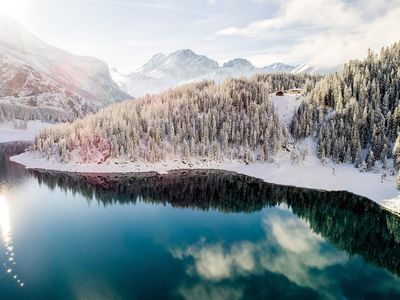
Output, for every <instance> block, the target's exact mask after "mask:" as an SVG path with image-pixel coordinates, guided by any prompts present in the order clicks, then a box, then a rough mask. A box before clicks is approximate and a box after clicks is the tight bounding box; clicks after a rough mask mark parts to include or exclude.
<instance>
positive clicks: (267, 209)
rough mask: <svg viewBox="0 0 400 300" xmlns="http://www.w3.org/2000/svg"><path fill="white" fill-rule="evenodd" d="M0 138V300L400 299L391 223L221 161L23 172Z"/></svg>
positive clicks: (365, 209) (358, 203) (360, 206)
mask: <svg viewBox="0 0 400 300" xmlns="http://www.w3.org/2000/svg"><path fill="white" fill-rule="evenodd" d="M25 146H26V145H24V144H15V143H13V144H0V164H1V165H0V195H1V196H0V225H1V232H2V237H1V238H2V239H1V242H0V260H1V261H0V262H1V265H2V269H1V270H0V299H233V300H234V299H293V298H294V299H399V298H400V280H399V277H398V275H400V219H399V218H398V217H397V216H395V215H393V214H390V213H388V212H386V211H384V210H382V209H381V208H380V207H379V206H378V205H376V204H375V203H373V202H372V201H369V200H368V199H365V198H362V197H358V196H355V195H353V194H350V193H346V192H323V191H315V190H314V191H313V190H309V189H300V188H293V187H285V186H279V185H273V184H267V183H264V182H262V181H261V180H257V179H254V178H250V177H247V176H243V175H237V174H234V173H230V172H221V171H176V172H171V173H170V174H168V175H163V176H162V175H156V174H140V175H132V174H131V175H123V176H115V175H103V176H95V175H92V176H89V175H85V176H80V175H77V174H75V175H65V174H57V173H43V172H27V171H25V170H24V169H23V168H22V167H21V166H19V165H17V164H14V163H12V162H10V161H9V160H8V156H9V155H11V154H13V153H18V152H20V151H22V150H23V148H24V147H25Z"/></svg>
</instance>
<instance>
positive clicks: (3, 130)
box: [0, 120, 52, 143]
mask: <svg viewBox="0 0 400 300" xmlns="http://www.w3.org/2000/svg"><path fill="white" fill-rule="evenodd" d="M51 125H52V124H49V123H43V122H41V121H38V120H36V121H28V124H27V128H26V129H15V128H14V126H13V123H12V122H6V123H0V143H7V142H33V140H34V138H35V136H36V135H37V134H38V133H39V132H40V130H42V129H43V128H46V127H49V126H51Z"/></svg>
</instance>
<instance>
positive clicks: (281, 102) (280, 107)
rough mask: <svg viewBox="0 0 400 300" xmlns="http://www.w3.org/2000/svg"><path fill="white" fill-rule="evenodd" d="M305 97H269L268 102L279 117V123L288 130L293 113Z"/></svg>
mask: <svg viewBox="0 0 400 300" xmlns="http://www.w3.org/2000/svg"><path fill="white" fill-rule="evenodd" d="M305 100H306V98H305V96H302V95H292V94H284V95H283V96H276V95H275V94H271V95H270V101H271V102H272V103H273V104H274V107H275V112H276V113H277V115H278V116H279V121H280V123H281V124H282V125H283V126H285V127H286V128H289V125H290V122H291V120H292V118H293V115H294V112H295V111H296V110H297V108H298V107H299V105H300V104H301V102H302V101H305Z"/></svg>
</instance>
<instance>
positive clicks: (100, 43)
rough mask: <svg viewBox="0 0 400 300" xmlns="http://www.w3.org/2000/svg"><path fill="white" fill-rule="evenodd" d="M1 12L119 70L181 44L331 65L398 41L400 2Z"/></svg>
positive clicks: (75, 6) (19, 2) (75, 5)
mask: <svg viewBox="0 0 400 300" xmlns="http://www.w3.org/2000/svg"><path fill="white" fill-rule="evenodd" d="M0 13H2V14H5V15H8V16H11V17H13V18H14V19H16V20H18V21H19V22H21V23H22V24H23V25H24V26H25V27H26V28H27V29H28V30H29V31H31V32H32V33H34V34H35V35H37V36H38V37H39V38H41V39H42V40H44V41H46V42H48V43H50V44H52V45H55V46H57V47H60V48H63V49H65V50H68V51H70V52H73V53H75V54H79V55H90V56H95V57H97V58H99V59H102V60H104V61H106V62H107V63H108V64H109V65H110V66H111V67H116V68H118V69H119V70H120V71H121V72H123V73H129V72H132V71H134V70H136V69H137V68H138V67H140V66H141V65H143V64H144V63H145V62H146V61H147V60H148V59H149V58H150V57H151V56H152V55H154V54H156V53H165V54H168V53H170V52H173V51H175V50H177V49H183V48H190V49H192V50H194V51H195V52H196V53H198V54H204V55H207V56H208V57H210V58H212V59H215V60H217V61H218V62H219V63H223V62H225V61H227V60H229V59H233V58H236V57H242V58H246V59H248V60H250V61H251V62H252V63H253V64H255V65H256V66H259V67H261V66H265V65H268V64H271V63H274V62H278V61H279V62H284V63H288V64H293V65H295V64H301V63H310V64H313V65H316V66H319V67H322V68H333V67H336V66H338V65H341V64H343V63H344V62H345V61H347V60H349V59H352V58H362V57H363V56H365V55H366V52H367V50H368V48H372V49H374V50H379V49H380V48H381V47H382V46H388V45H390V44H392V43H393V42H395V41H400V30H399V28H400V0H353V1H350V0H286V1H284V0H283V1H279V0H196V1H195V0H185V1H182V0H168V1H161V0H158V1H155V0H147V1H140V0H0Z"/></svg>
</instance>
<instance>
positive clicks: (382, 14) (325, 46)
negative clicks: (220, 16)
mask: <svg viewBox="0 0 400 300" xmlns="http://www.w3.org/2000/svg"><path fill="white" fill-rule="evenodd" d="M399 27H400V1H398V0H384V1H367V0H359V1H356V2H348V1H346V2H345V1H343V0H320V1H314V0H303V1H297V0H291V1H285V2H283V4H281V5H280V7H279V9H278V12H277V14H276V16H274V17H272V18H268V19H264V20H258V21H253V22H250V23H248V24H247V25H245V26H243V27H228V28H224V29H222V30H219V31H218V32H217V33H216V34H217V36H237V37H243V38H249V39H259V40H261V41H262V40H268V39H269V38H270V37H271V36H276V35H277V34H281V36H282V38H281V42H282V43H285V44H287V43H289V46H287V45H285V46H286V47H289V51H288V53H287V55H286V60H287V61H307V62H310V63H312V64H315V65H317V66H320V67H326V68H332V67H336V66H338V65H341V64H343V63H344V62H346V61H347V60H349V59H352V58H361V57H363V56H365V55H366V52H367V49H368V48H372V49H374V50H378V49H379V48H381V47H383V46H388V45H390V44H392V43H393V42H396V41H397V40H399V39H400V30H398V28H399ZM291 31H292V32H291ZM299 33H300V34H299ZM276 42H277V43H278V44H279V41H276ZM283 50H285V48H284V47H282V51H283ZM265 58H266V57H265ZM258 59H259V60H262V57H258Z"/></svg>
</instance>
